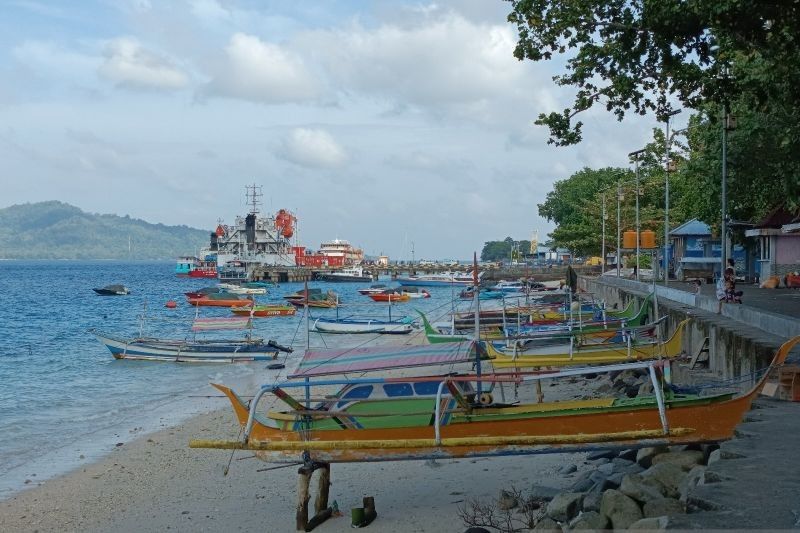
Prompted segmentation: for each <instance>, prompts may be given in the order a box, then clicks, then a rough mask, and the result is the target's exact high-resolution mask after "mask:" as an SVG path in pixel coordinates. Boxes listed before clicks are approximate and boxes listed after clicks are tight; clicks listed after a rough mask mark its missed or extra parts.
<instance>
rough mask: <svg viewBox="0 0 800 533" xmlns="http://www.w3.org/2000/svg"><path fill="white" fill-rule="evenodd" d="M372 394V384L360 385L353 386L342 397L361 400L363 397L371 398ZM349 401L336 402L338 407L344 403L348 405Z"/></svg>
mask: <svg viewBox="0 0 800 533" xmlns="http://www.w3.org/2000/svg"><path fill="white" fill-rule="evenodd" d="M370 394H372V385H361V386H360V387H353V388H352V389H350V390H349V391H347V392H345V393H344V396H342V399H347V400H360V399H362V398H369V395H370ZM347 403H348V402H339V403H338V404H336V407H342V406H343V405H347Z"/></svg>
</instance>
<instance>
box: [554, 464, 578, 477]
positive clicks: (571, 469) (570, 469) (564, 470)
mask: <svg viewBox="0 0 800 533" xmlns="http://www.w3.org/2000/svg"><path fill="white" fill-rule="evenodd" d="M577 470H578V467H577V466H575V465H564V466H562V467H561V468H559V469H558V473H559V474H561V475H562V476H567V475H569V474H574V473H575V472H577Z"/></svg>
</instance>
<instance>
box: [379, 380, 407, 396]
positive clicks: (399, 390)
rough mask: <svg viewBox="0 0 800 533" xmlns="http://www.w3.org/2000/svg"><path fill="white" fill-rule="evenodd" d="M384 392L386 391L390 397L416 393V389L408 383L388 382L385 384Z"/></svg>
mask: <svg viewBox="0 0 800 533" xmlns="http://www.w3.org/2000/svg"><path fill="white" fill-rule="evenodd" d="M383 392H385V393H386V396H388V397H389V398H393V397H395V396H413V395H414V391H413V390H411V385H409V384H408V383H387V384H386V385H384V386H383Z"/></svg>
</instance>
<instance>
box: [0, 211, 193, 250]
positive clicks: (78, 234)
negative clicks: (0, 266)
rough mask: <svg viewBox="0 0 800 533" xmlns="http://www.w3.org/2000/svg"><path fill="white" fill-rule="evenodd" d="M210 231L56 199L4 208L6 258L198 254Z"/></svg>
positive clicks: (0, 218) (0, 239) (1, 237)
mask: <svg viewBox="0 0 800 533" xmlns="http://www.w3.org/2000/svg"><path fill="white" fill-rule="evenodd" d="M208 236H209V232H208V231H205V230H199V229H195V228H190V227H188V226H165V225H163V224H150V223H148V222H145V221H144V220H139V219H135V218H130V217H129V216H124V217H120V216H117V215H98V214H93V213H86V212H84V211H82V210H80V209H79V208H77V207H75V206H72V205H69V204H65V203H63V202H57V201H50V202H39V203H35V204H20V205H12V206H11V207H6V208H4V209H0V258H2V259H137V260H138V259H174V258H175V257H176V256H180V255H194V254H196V253H197V249H198V248H200V247H202V246H206V245H208ZM129 242H130V251H129V249H128V243H129Z"/></svg>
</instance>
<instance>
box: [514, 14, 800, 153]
mask: <svg viewBox="0 0 800 533" xmlns="http://www.w3.org/2000/svg"><path fill="white" fill-rule="evenodd" d="M509 2H510V3H511V5H512V11H511V13H510V14H509V16H508V20H509V22H510V23H512V24H514V25H516V27H517V31H518V34H519V41H518V44H517V46H516V49H515V51H514V55H515V56H516V57H517V59H520V60H524V59H529V60H533V61H543V60H550V59H553V58H554V57H555V56H561V55H563V56H566V64H565V72H564V73H563V74H561V75H558V76H555V77H554V81H555V82H556V84H558V85H562V86H571V87H574V88H575V89H576V92H575V97H574V102H573V104H572V106H571V107H570V108H567V109H564V110H563V111H561V112H556V111H553V112H550V113H542V114H540V115H539V119H538V121H537V123H538V124H542V125H546V126H548V127H549V128H550V134H551V138H550V142H552V143H555V144H559V145H569V144H575V143H578V142H580V140H581V127H582V123H581V122H580V121H577V122H573V119H574V117H575V116H576V115H578V114H579V113H581V112H583V111H586V110H587V109H589V108H591V107H593V106H594V105H596V104H599V105H602V106H605V108H606V109H607V110H608V111H610V112H612V113H613V114H614V115H616V117H617V118H618V119H619V120H622V119H623V117H624V116H625V114H626V113H630V112H634V113H638V114H642V115H643V114H646V113H648V112H654V113H655V114H656V117H657V118H658V119H659V120H663V119H664V118H665V117H666V116H667V114H668V113H669V112H670V111H671V109H672V105H673V102H674V101H675V100H677V101H678V102H680V103H681V104H682V105H683V106H686V107H690V108H695V109H698V108H700V107H701V106H703V105H708V106H716V107H721V106H722V105H723V104H725V103H728V102H731V101H734V100H739V99H743V100H746V101H748V102H749V104H751V105H752V108H753V109H756V110H768V109H771V108H772V107H773V106H774V104H775V103H776V102H778V103H779V104H781V106H782V107H783V106H785V107H786V108H787V109H797V107H798V103H800V93H799V92H798V91H796V90H795V88H796V87H797V86H798V82H800V71H798V69H797V68H796V65H797V64H798V59H800V46H798V44H800V42H798V41H800V33H799V32H798V28H800V6H799V5H798V4H797V2H764V1H762V0H688V1H687V0H635V1H630V0H563V1H559V2H555V1H553V0H509Z"/></svg>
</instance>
